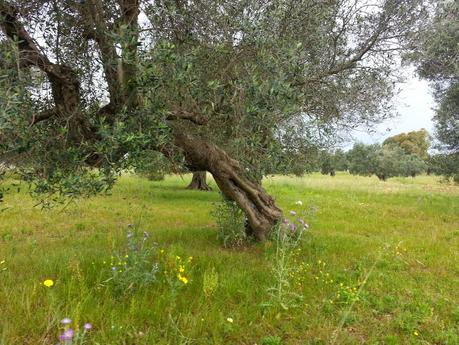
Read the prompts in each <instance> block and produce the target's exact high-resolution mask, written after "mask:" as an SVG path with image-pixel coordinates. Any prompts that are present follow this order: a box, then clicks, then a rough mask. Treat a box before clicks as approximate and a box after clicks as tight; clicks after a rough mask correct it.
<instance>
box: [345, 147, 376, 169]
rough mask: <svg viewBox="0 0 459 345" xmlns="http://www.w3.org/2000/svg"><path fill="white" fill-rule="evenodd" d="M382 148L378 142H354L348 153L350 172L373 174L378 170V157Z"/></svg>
mask: <svg viewBox="0 0 459 345" xmlns="http://www.w3.org/2000/svg"><path fill="white" fill-rule="evenodd" d="M380 148H381V147H380V145H378V144H375V145H365V144H361V143H357V144H354V147H353V148H352V149H351V150H350V151H349V152H348V153H347V160H348V164H349V172H350V173H351V174H353V175H363V176H371V175H373V174H374V173H375V171H376V165H377V160H376V158H377V153H378V152H379V150H380Z"/></svg>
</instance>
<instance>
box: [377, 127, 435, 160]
mask: <svg viewBox="0 0 459 345" xmlns="http://www.w3.org/2000/svg"><path fill="white" fill-rule="evenodd" d="M429 137H430V136H429V132H427V131H426V130H425V129H421V130H419V131H411V132H408V133H400V134H397V135H394V136H392V137H389V138H387V139H386V140H384V142H383V145H395V146H398V147H400V148H401V149H402V150H403V151H404V152H405V153H406V154H413V155H416V156H418V157H419V158H421V159H423V160H427V159H428V157H429V152H428V150H429V147H430V139H429Z"/></svg>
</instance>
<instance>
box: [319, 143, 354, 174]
mask: <svg viewBox="0 0 459 345" xmlns="http://www.w3.org/2000/svg"><path fill="white" fill-rule="evenodd" d="M318 159H319V165H320V172H321V173H322V174H324V175H328V174H329V175H330V176H335V175H336V172H337V171H346V170H347V169H348V162H347V157H346V154H345V153H344V151H343V150H341V149H337V150H336V151H334V152H333V151H331V152H330V151H327V150H323V151H321V152H320V154H319V158H318Z"/></svg>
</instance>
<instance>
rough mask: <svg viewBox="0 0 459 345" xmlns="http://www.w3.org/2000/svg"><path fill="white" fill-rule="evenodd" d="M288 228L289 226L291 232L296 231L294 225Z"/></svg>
mask: <svg viewBox="0 0 459 345" xmlns="http://www.w3.org/2000/svg"><path fill="white" fill-rule="evenodd" d="M288 226H289V228H290V231H291V232H295V230H296V225H295V224H293V223H291V224H289V225H288Z"/></svg>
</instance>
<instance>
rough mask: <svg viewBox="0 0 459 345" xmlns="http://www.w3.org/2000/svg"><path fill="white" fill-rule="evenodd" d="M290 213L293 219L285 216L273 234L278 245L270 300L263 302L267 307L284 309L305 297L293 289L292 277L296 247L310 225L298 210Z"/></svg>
mask: <svg viewBox="0 0 459 345" xmlns="http://www.w3.org/2000/svg"><path fill="white" fill-rule="evenodd" d="M289 214H290V216H291V217H293V218H292V220H289V219H287V218H285V219H284V220H283V221H282V222H281V223H280V224H279V225H278V226H277V228H276V229H275V230H274V231H273V234H272V238H273V241H275V245H276V246H275V248H276V251H275V256H274V260H273V267H272V272H273V278H274V279H273V280H274V285H273V286H271V287H270V288H268V294H269V296H270V301H269V302H267V303H264V304H263V306H267V307H273V306H278V307H281V308H282V309H284V310H288V309H290V308H293V307H295V306H297V304H298V302H299V301H300V300H301V299H302V298H303V297H302V296H301V295H300V294H298V293H296V292H294V291H293V286H292V284H291V281H290V280H291V279H290V277H291V276H292V272H293V271H294V267H293V266H292V265H293V262H292V255H293V253H294V249H295V248H297V247H298V246H299V244H300V243H301V240H302V237H303V235H304V233H305V232H306V231H307V230H308V229H309V225H308V224H307V223H306V222H305V221H304V219H303V218H300V217H298V216H297V212H296V211H290V212H289Z"/></svg>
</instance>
